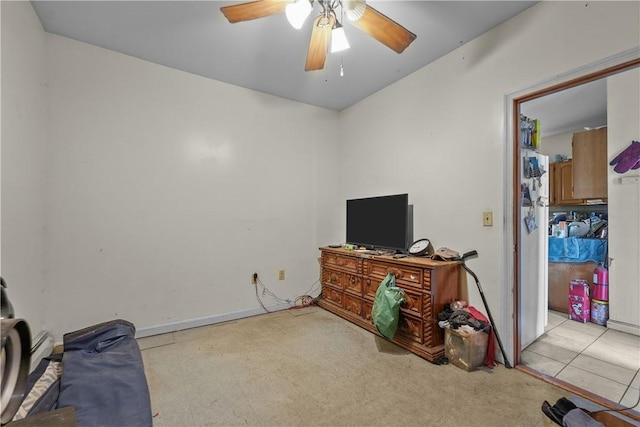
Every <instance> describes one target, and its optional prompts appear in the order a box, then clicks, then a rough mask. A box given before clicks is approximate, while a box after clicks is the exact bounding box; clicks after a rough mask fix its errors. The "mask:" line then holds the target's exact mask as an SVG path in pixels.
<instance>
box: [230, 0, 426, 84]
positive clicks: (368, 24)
mask: <svg viewBox="0 0 640 427" xmlns="http://www.w3.org/2000/svg"><path fill="white" fill-rule="evenodd" d="M316 3H317V4H318V5H319V9H320V14H319V15H318V16H317V17H316V18H315V19H314V21H313V29H312V31H311V40H310V42H309V49H308V51H307V62H306V65H305V71H313V70H321V69H323V68H324V63H325V60H326V58H327V50H328V48H329V44H330V43H331V48H332V52H336V51H339V50H342V49H345V48H348V47H349V45H348V42H347V40H346V37H345V35H344V29H343V27H342V24H341V23H340V21H339V20H338V14H337V13H336V9H337V8H338V7H340V8H341V11H342V14H343V15H345V16H346V18H347V19H348V20H349V21H350V22H351V24H352V25H353V26H354V27H356V28H359V29H360V30H362V31H364V32H365V33H367V34H368V35H370V36H371V37H373V38H374V39H376V40H378V41H379V42H380V43H382V44H384V45H385V46H387V47H389V48H390V49H393V50H394V51H396V52H398V53H402V52H403V51H404V50H405V49H406V48H407V46H409V44H411V42H412V41H413V40H415V38H416V35H415V34H413V33H412V32H410V31H409V30H407V29H406V28H404V27H403V26H402V25H400V24H398V23H397V22H395V21H393V20H391V19H389V18H387V17H386V16H385V15H383V14H382V13H380V12H378V11H377V10H376V9H374V8H373V7H371V6H369V5H368V4H366V1H365V0H258V1H251V2H247V3H240V4H236V5H231V6H224V7H221V8H220V10H221V11H222V13H223V14H224V16H225V17H226V18H227V19H228V20H229V22H231V23H232V24H233V23H236V22H243V21H249V20H252V19H257V18H264V17H266V16H271V15H275V14H278V13H282V12H285V13H286V15H287V19H288V20H289V22H290V23H291V25H292V26H294V27H295V28H298V29H300V28H302V25H303V24H304V21H305V19H306V18H307V16H308V15H309V14H310V13H311V11H312V10H313V6H314V4H316ZM332 37H333V39H332Z"/></svg>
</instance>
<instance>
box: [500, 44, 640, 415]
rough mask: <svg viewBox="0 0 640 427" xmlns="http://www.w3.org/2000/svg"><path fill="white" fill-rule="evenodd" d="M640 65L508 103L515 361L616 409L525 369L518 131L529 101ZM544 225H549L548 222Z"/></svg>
mask: <svg viewBox="0 0 640 427" xmlns="http://www.w3.org/2000/svg"><path fill="white" fill-rule="evenodd" d="M638 65H640V59H639V58H638V56H637V52H636V54H635V57H634V58H633V59H630V60H626V61H621V62H620V63H619V64H617V65H612V66H604V65H602V64H600V66H599V67H598V66H595V67H594V69H595V70H596V71H593V72H592V73H589V74H585V75H583V76H580V77H576V78H573V79H568V80H567V81H566V82H563V83H557V84H549V85H548V87H543V88H540V89H537V90H532V91H531V92H530V93H524V94H521V95H515V96H513V97H511V98H510V99H508V102H512V105H511V106H510V108H509V106H508V110H509V112H510V113H511V115H510V117H511V118H512V123H511V128H510V130H511V132H510V135H512V141H513V145H512V147H511V149H510V152H511V162H512V171H511V173H512V176H513V188H512V195H511V205H512V221H513V222H512V224H511V227H512V230H513V236H512V239H513V240H512V242H513V247H514V249H515V250H514V258H513V265H512V266H511V270H510V271H508V273H510V274H511V275H510V276H507V277H513V278H514V288H513V308H514V313H515V315H514V340H513V342H514V348H513V354H514V360H515V362H516V365H519V366H518V368H519V369H521V370H524V371H527V372H529V373H531V374H533V375H536V376H538V377H540V378H543V379H545V380H547V381H549V382H552V383H555V384H557V385H560V386H561V387H563V388H566V389H567V390H570V391H571V392H573V393H575V394H577V395H580V396H583V397H586V398H589V399H590V400H593V401H596V402H599V403H601V404H604V405H605V406H608V407H616V403H617V402H612V401H609V400H607V399H605V398H602V396H599V395H596V394H594V393H592V392H590V391H589V390H585V389H581V388H580V387H577V386H575V385H573V384H570V383H568V382H565V381H561V380H556V379H554V378H553V377H549V376H548V375H545V374H543V373H540V372H538V371H536V370H534V369H530V368H527V367H526V366H523V365H522V344H528V343H523V336H526V333H524V332H523V331H524V330H525V329H527V328H529V327H531V322H530V319H526V318H523V317H522V316H523V315H524V314H525V313H524V311H525V310H523V305H522V304H523V295H524V290H527V289H528V288H527V286H529V285H530V284H529V283H524V280H526V278H523V268H522V252H523V247H522V240H523V236H524V234H525V233H526V232H527V231H526V229H525V228H524V222H523V221H520V220H519V219H520V217H521V205H520V188H521V187H520V184H521V183H522V179H521V177H522V170H521V168H522V160H521V155H520V146H519V143H518V129H519V124H518V122H519V120H520V107H521V105H522V104H524V103H526V102H528V101H532V100H535V99H538V98H542V97H545V96H547V95H551V94H554V93H558V92H560V91H563V90H566V89H570V88H573V87H577V86H579V85H583V84H587V83H590V82H595V81H597V80H600V79H603V78H606V77H608V76H612V75H615V74H618V73H621V72H623V71H626V70H630V69H632V68H636V67H638ZM598 68H599V69H598ZM544 222H545V224H546V221H544ZM545 303H546V300H545Z"/></svg>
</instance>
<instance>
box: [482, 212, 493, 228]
mask: <svg viewBox="0 0 640 427" xmlns="http://www.w3.org/2000/svg"><path fill="white" fill-rule="evenodd" d="M482 225H484V226H485V227H491V226H493V212H492V211H487V212H483V213H482Z"/></svg>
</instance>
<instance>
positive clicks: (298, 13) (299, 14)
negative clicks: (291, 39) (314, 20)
mask: <svg viewBox="0 0 640 427" xmlns="http://www.w3.org/2000/svg"><path fill="white" fill-rule="evenodd" d="M312 10H313V6H311V3H310V2H309V0H298V1H296V2H295V3H290V4H288V5H287V7H286V8H285V14H286V15H287V20H288V21H289V24H291V26H292V27H293V28H295V29H296V30H299V29H300V28H302V26H303V25H304V21H305V20H306V19H307V17H308V16H309V14H310V13H311V11H312Z"/></svg>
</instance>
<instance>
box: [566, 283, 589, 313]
mask: <svg viewBox="0 0 640 427" xmlns="http://www.w3.org/2000/svg"><path fill="white" fill-rule="evenodd" d="M590 306H591V301H590V300H589V283H587V281H586V280H581V279H574V280H572V281H571V282H570V284H569V319H571V320H575V321H577V322H582V323H587V322H589V321H590V320H591V315H590Z"/></svg>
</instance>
